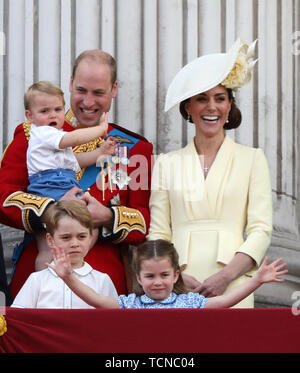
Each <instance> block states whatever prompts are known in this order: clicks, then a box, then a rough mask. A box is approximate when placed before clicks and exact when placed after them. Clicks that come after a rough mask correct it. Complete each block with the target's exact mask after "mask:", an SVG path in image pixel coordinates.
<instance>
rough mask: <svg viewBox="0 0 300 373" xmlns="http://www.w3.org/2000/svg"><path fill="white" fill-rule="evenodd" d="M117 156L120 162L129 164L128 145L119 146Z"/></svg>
mask: <svg viewBox="0 0 300 373" xmlns="http://www.w3.org/2000/svg"><path fill="white" fill-rule="evenodd" d="M119 157H120V162H121V163H122V164H123V165H124V166H126V165H128V164H129V157H128V147H127V146H120V148H119Z"/></svg>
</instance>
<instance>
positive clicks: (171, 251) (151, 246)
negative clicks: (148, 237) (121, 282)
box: [132, 239, 188, 295]
mask: <svg viewBox="0 0 300 373" xmlns="http://www.w3.org/2000/svg"><path fill="white" fill-rule="evenodd" d="M153 258H170V261H171V265H172V268H173V269H174V272H176V271H179V272H180V273H179V276H178V280H177V281H176V283H175V284H174V288H173V292H174V293H176V294H184V293H187V292H188V289H187V288H186V287H185V285H184V282H183V278H182V276H181V271H180V266H179V258H178V253H177V251H176V249H175V247H174V245H173V244H172V243H171V242H168V241H165V240H161V239H159V240H152V241H145V242H144V243H143V244H141V245H139V246H138V247H135V248H134V249H133V253H132V269H133V272H134V274H135V275H136V274H139V273H140V271H141V263H142V261H143V260H147V259H153ZM133 289H134V293H135V294H137V295H142V294H144V291H143V289H142V287H141V285H140V284H139V283H138V282H137V280H136V279H134V281H133Z"/></svg>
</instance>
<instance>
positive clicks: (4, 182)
mask: <svg viewBox="0 0 300 373" xmlns="http://www.w3.org/2000/svg"><path fill="white" fill-rule="evenodd" d="M72 118H73V113H72V111H71V110H70V111H69V112H68V113H67V114H66V121H65V124H64V127H63V129H64V130H65V131H72V130H73V129H74V127H73V126H72V122H73V121H72ZM29 131H30V124H29V123H28V122H24V123H22V124H20V125H19V126H18V127H17V128H16V130H15V134H14V139H13V141H12V142H11V143H10V144H9V145H8V147H7V149H6V151H5V152H4V155H3V158H2V161H1V168H0V185H1V187H0V222H1V223H2V224H5V225H8V226H12V227H15V228H19V229H23V230H25V240H24V242H23V243H22V244H20V245H19V246H18V247H17V248H16V250H15V254H14V262H15V269H14V275H13V278H12V282H11V290H12V293H13V295H14V296H15V295H16V294H17V292H18V291H19V289H20V288H21V286H22V285H23V283H24V282H25V280H26V279H27V277H28V276H29V274H30V273H31V272H33V271H34V264H35V257H36V255H37V247H36V241H35V239H34V236H33V235H32V234H31V233H34V232H37V231H41V230H43V226H42V224H41V221H40V217H39V216H41V215H42V213H43V211H44V210H45V208H46V207H47V205H48V204H49V203H52V202H53V200H52V199H51V198H45V197H38V196H35V195H32V194H28V193H26V188H27V186H28V173H27V166H26V151H27V146H28V139H29V136H30V134H29ZM108 132H109V134H110V135H112V136H114V137H117V138H118V141H119V142H120V143H121V146H126V147H127V149H125V148H123V149H125V150H126V152H123V155H124V156H125V157H124V159H120V157H115V158H112V160H113V161H114V162H115V163H114V162H109V165H110V170H109V167H106V166H107V165H104V168H105V167H106V176H105V179H103V178H102V174H100V170H101V169H100V167H95V165H94V166H92V167H90V168H87V169H83V170H82V171H81V173H80V174H78V175H77V178H78V180H79V183H80V184H81V183H82V188H83V190H84V191H88V192H89V193H90V194H91V195H92V196H93V197H95V198H96V199H97V200H98V201H100V202H101V203H103V204H104V205H105V206H109V207H111V209H112V211H113V213H114V225H113V230H112V232H104V231H102V228H100V234H99V240H98V242H97V243H96V244H95V246H94V247H93V248H92V249H91V250H90V251H89V252H88V254H87V256H86V257H85V260H86V261H87V262H88V263H89V264H90V265H91V266H92V267H93V268H94V269H96V270H98V271H101V272H104V273H107V274H108V275H109V276H110V277H111V279H112V281H113V282H114V284H115V286H116V289H117V291H118V293H119V294H126V292H127V288H126V280H125V270H124V265H123V262H122V255H121V248H125V249H126V248H127V247H128V245H129V244H132V245H137V244H139V243H141V242H143V241H144V240H145V236H146V234H147V231H148V227H149V220H150V216H149V206H148V203H149V196H150V185H151V180H150V179H151V168H152V144H151V143H149V142H148V141H147V140H146V139H145V138H143V137H141V136H139V135H137V134H135V133H133V132H130V131H128V130H126V129H124V128H122V127H119V126H117V125H115V124H110V125H109V130H108ZM101 142H102V139H101V138H99V139H97V140H94V141H91V142H90V143H88V144H85V145H81V146H79V147H76V148H75V149H74V152H83V151H90V150H93V149H95V148H96V147H97V146H99V145H100V144H101ZM126 156H127V158H126ZM126 159H127V162H126ZM128 160H129V163H128ZM98 166H99V165H98ZM108 171H109V172H108ZM108 174H110V175H111V176H112V177H111V181H109V180H108ZM116 183H117V184H116ZM103 184H104V193H103V192H102V186H103ZM111 187H112V189H111ZM103 198H104V200H103Z"/></svg>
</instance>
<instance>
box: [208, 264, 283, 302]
mask: <svg viewBox="0 0 300 373" xmlns="http://www.w3.org/2000/svg"><path fill="white" fill-rule="evenodd" d="M281 261H282V259H281V258H280V259H277V260H275V261H274V262H273V263H271V264H269V265H268V257H266V258H265V259H264V261H263V263H262V265H261V266H260V268H259V270H258V271H257V273H256V274H255V275H254V276H253V277H252V278H250V279H249V280H248V281H246V282H245V283H243V284H241V285H238V286H236V287H234V288H232V289H231V290H230V291H228V293H225V294H222V295H219V296H216V297H212V298H207V302H206V305H205V307H207V308H227V307H232V306H234V305H235V304H237V303H238V302H240V301H241V300H242V299H244V298H246V297H247V296H248V295H250V294H251V293H253V291H254V290H256V289H257V288H259V287H260V286H261V285H262V284H264V283H266V282H271V281H274V282H283V281H284V279H282V278H278V277H277V276H281V275H284V274H285V273H287V272H288V270H287V269H285V270H282V269H283V268H284V267H286V266H287V264H286V263H283V264H279V263H280V262H281Z"/></svg>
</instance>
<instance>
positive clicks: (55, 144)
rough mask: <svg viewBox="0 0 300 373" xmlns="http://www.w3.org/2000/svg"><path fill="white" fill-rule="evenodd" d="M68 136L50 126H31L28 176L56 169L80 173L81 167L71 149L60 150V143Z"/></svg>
mask: <svg viewBox="0 0 300 373" xmlns="http://www.w3.org/2000/svg"><path fill="white" fill-rule="evenodd" d="M65 134H66V132H64V131H63V130H58V129H57V128H55V127H50V126H36V125H35V124H31V129H30V139H29V142H28V149H27V169H28V175H29V176H32V175H33V174H35V173H37V172H40V171H44V170H51V169H56V168H64V169H69V170H73V171H75V172H79V171H80V166H79V164H78V162H77V159H76V157H75V156H74V153H73V150H72V148H71V147H68V148H66V149H59V143H60V141H61V139H62V137H63V136H64V135H65Z"/></svg>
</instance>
